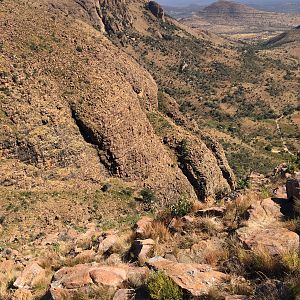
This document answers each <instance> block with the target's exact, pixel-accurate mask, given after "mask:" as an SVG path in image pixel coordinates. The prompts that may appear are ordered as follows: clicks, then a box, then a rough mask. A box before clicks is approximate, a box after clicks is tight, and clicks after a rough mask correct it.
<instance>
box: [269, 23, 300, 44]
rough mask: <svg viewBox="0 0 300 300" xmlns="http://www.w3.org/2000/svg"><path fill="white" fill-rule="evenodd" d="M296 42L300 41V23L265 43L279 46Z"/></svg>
mask: <svg viewBox="0 0 300 300" xmlns="http://www.w3.org/2000/svg"><path fill="white" fill-rule="evenodd" d="M295 42H300V25H299V26H297V27H295V28H293V29H291V30H289V31H286V32H283V33H281V34H279V35H277V36H275V37H274V38H272V39H270V40H269V41H267V42H266V44H265V45H266V46H268V47H277V46H281V45H284V44H290V43H295Z"/></svg>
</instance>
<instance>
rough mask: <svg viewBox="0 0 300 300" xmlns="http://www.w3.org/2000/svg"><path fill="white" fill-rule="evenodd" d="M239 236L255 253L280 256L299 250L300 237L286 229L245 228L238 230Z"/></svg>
mask: <svg viewBox="0 0 300 300" xmlns="http://www.w3.org/2000/svg"><path fill="white" fill-rule="evenodd" d="M237 234H238V237H239V239H240V240H241V242H243V244H244V245H245V246H246V247H247V248H248V249H250V250H253V251H268V252H269V253H270V254H271V255H278V254H282V253H286V252H296V251H298V249H299V235H298V234H297V233H295V232H292V231H290V230H288V229H286V228H284V227H267V228H260V227H243V228H240V229H239V230H237Z"/></svg>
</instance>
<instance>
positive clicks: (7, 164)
mask: <svg viewBox="0 0 300 300" xmlns="http://www.w3.org/2000/svg"><path fill="white" fill-rule="evenodd" d="M46 2H49V1H46ZM79 2H80V5H79V4H76V3H75V2H74V1H72V0H65V1H62V2H59V3H58V2H56V1H53V5H52V6H51V9H50V8H49V9H47V8H46V7H44V6H43V5H44V4H43V2H42V1H41V3H40V7H39V5H38V3H34V4H33V3H27V4H28V5H27V9H26V11H24V12H23V10H22V7H21V5H18V4H17V3H15V2H13V3H4V7H3V9H2V12H1V21H2V24H6V26H1V31H2V38H3V40H4V41H10V42H9V43H5V44H4V46H3V47H2V48H1V51H2V53H3V57H4V60H3V61H2V65H1V77H0V81H1V85H2V86H3V88H1V90H0V99H1V117H0V118H1V127H0V149H1V159H2V168H3V172H1V174H0V183H1V184H2V185H6V186H13V187H16V188H25V189H28V188H36V189H40V188H53V187H55V188H56V189H60V188H64V189H65V188H72V187H75V186H76V187H91V186H98V185H99V184H100V182H101V181H102V180H104V179H106V178H109V177H119V178H122V179H124V180H126V181H133V182H136V183H138V185H139V186H145V187H148V188H150V189H152V190H153V191H154V192H155V193H156V194H157V197H158V199H159V200H160V203H166V202H169V201H174V202H175V201H176V200H177V199H179V197H180V196H181V195H182V194H186V195H188V196H189V197H190V199H191V200H195V199H196V198H197V197H196V194H198V198H200V199H204V198H205V197H206V196H209V195H212V196H217V197H218V196H220V195H223V194H225V193H227V192H229V191H230V188H231V187H230V185H231V184H230V182H229V181H227V179H225V178H224V176H227V175H226V174H225V173H226V172H225V173H224V168H227V166H226V163H224V161H225V158H224V161H223V159H220V157H219V158H216V157H217V156H215V155H214V153H212V151H210V150H209V149H208V148H207V147H206V146H205V144H204V143H203V142H202V141H201V140H200V139H198V138H196V137H193V136H192V135H191V137H190V138H189V142H188V145H189V153H190V155H189V156H188V157H183V156H181V157H180V159H181V161H179V166H178V165H177V164H178V161H174V159H173V157H172V156H171V155H170V154H169V151H168V150H167V149H166V147H165V146H164V145H163V144H162V143H161V141H160V139H159V138H158V137H157V136H156V135H155V133H154V130H153V128H152V126H151V125H150V123H149V121H148V119H147V117H146V112H151V111H155V110H156V109H157V107H158V103H157V86H156V83H155V81H154V80H153V78H152V77H151V76H150V75H149V73H148V72H147V71H145V70H144V69H143V68H141V67H140V66H139V65H138V63H136V62H135V61H134V60H133V59H132V58H130V57H129V56H127V55H126V54H124V53H123V52H122V51H121V50H119V49H117V48H116V47H115V46H113V44H112V43H111V42H110V41H109V40H108V39H107V38H105V36H103V35H102V34H101V33H100V32H99V31H97V30H95V29H94V28H92V27H91V26H90V25H88V23H86V22H87V21H86V17H84V16H82V17H81V18H80V20H78V18H79V16H78V14H79V12H77V15H75V16H73V15H72V14H70V16H69V17H66V15H65V14H66V11H67V12H69V11H70V10H71V8H72V9H74V7H75V8H76V7H77V8H78V9H79V8H80V7H85V6H86V7H85V8H84V11H85V12H86V11H93V9H96V10H98V9H97V7H98V6H97V5H96V4H92V3H91V2H88V1H79ZM99 3H100V4H99V5H100V7H101V8H102V9H104V8H105V7H106V6H109V8H110V9H112V4H113V3H114V2H113V3H110V2H109V1H108V2H105V3H104V2H103V3H102V2H101V1H100V2H99ZM101 3H102V4H101ZM74 5H75V6H74ZM76 5H77V6H76ZM124 5H125V2H123V1H121V0H120V1H116V5H115V6H114V7H113V9H114V12H111V15H110V16H111V17H110V19H113V20H114V21H116V22H117V20H118V18H117V17H115V18H114V17H113V16H114V15H115V14H117V13H120V14H121V15H120V16H119V18H120V20H125V21H124V22H125V23H126V24H130V21H129V19H130V18H129V17H128V18H127V17H124V16H122V14H124V13H125V14H126V12H125V11H128V9H125V7H124ZM59 8H60V9H59ZM65 10H66V11H65ZM104 10H105V11H106V12H107V13H109V11H110V10H109V9H108V8H107V9H104ZM12 11H14V13H12ZM39 15H43V16H44V17H43V18H40V17H38V16H39ZM79 15H80V14H79ZM75 17H76V18H77V20H76V18H75ZM104 19H105V18H104ZM102 20H103V18H102ZM32 22H35V24H36V25H35V26H32ZM117 23H118V24H120V22H119V21H118V22H117ZM99 24H100V23H99ZM104 24H105V22H104ZM99 26H100V25H99ZM116 26H117V25H116ZM124 26H125V25H124ZM126 26H127V25H126ZM112 27H114V26H112ZM114 28H116V29H114V30H115V31H118V30H121V28H117V27H114ZM2 29H3V30H2ZM25 32H26V35H25ZM11 35H13V36H14V38H13V39H12V40H10V37H11ZM25 36H26V37H25ZM41 36H43V38H42V37H41ZM49 53H51V55H50V54H49ZM33 107H34V109H32V108H33ZM184 139H185V137H184V136H182V137H180V139H178V140H176V141H175V142H172V143H173V146H174V148H176V151H177V150H178V151H180V147H181V145H182V142H183V140H184ZM173 146H172V147H173ZM220 153H221V152H220ZM221 155H222V154H221ZM220 162H221V164H220V166H219V165H218V164H219V163H220ZM221 165H222V166H221ZM223 174H225V175H223Z"/></svg>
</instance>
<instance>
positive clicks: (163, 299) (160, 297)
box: [147, 271, 184, 300]
mask: <svg viewBox="0 0 300 300" xmlns="http://www.w3.org/2000/svg"><path fill="white" fill-rule="evenodd" d="M147 286H148V289H149V292H150V296H151V299H154V300H183V299H184V298H183V292H182V290H181V288H180V287H179V286H178V285H177V284H176V283H175V282H174V281H173V280H172V279H171V278H169V277H168V276H167V275H166V274H165V273H164V272H162V271H158V272H153V273H151V275H150V278H149V280H148V284H147Z"/></svg>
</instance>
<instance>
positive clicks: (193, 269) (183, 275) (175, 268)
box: [148, 257, 228, 296]
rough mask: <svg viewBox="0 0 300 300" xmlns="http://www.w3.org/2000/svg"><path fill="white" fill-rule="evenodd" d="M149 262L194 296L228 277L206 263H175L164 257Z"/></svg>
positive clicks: (201, 293)
mask: <svg viewBox="0 0 300 300" xmlns="http://www.w3.org/2000/svg"><path fill="white" fill-rule="evenodd" d="M148 263H149V265H150V266H151V267H153V268H155V269H157V270H161V271H164V272H165V273H166V274H167V275H168V276H169V277H170V278H171V279H172V280H174V282H175V283H176V284H178V285H179V286H180V287H181V288H182V289H184V290H187V291H189V292H190V293H191V294H192V295H193V296H201V295H205V294H207V293H208V292H209V290H210V289H211V288H212V287H215V286H216V285H217V284H219V283H222V282H224V281H225V280H227V279H228V276H227V275H226V274H224V273H221V272H218V271H214V270H213V269H212V267H210V266H209V265H205V264H194V263H191V264H183V263H175V262H173V261H169V260H167V259H164V258H162V257H154V258H151V259H150V260H149V261H148Z"/></svg>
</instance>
